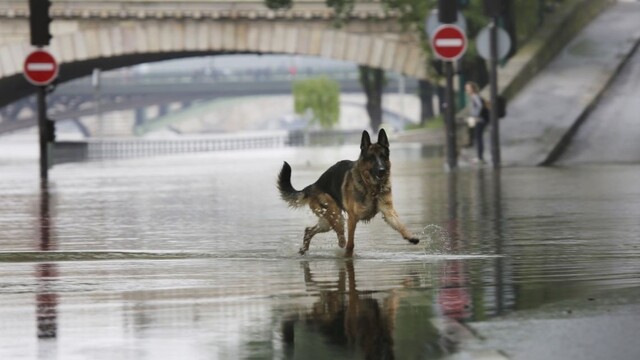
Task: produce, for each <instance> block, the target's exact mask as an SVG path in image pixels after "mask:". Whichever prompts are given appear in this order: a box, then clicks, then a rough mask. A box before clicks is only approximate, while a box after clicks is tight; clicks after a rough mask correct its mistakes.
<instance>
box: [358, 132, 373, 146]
mask: <svg viewBox="0 0 640 360" xmlns="http://www.w3.org/2000/svg"><path fill="white" fill-rule="evenodd" d="M369 146H371V138H370V137H369V133H368V132H367V130H365V131H363V132H362V140H360V150H366V149H368V148H369Z"/></svg>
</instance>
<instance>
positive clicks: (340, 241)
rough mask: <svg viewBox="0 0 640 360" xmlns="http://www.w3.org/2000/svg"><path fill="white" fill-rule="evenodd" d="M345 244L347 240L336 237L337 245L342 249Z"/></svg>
mask: <svg viewBox="0 0 640 360" xmlns="http://www.w3.org/2000/svg"><path fill="white" fill-rule="evenodd" d="M345 245H347V241H346V240H345V239H338V246H340V247H341V248H343V249H344V247H345Z"/></svg>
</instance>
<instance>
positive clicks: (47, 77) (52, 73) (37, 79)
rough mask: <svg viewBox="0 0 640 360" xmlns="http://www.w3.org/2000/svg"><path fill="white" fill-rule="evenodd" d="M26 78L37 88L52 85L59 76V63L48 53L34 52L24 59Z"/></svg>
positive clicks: (39, 50) (43, 51) (42, 51)
mask: <svg viewBox="0 0 640 360" xmlns="http://www.w3.org/2000/svg"><path fill="white" fill-rule="evenodd" d="M23 70H24V77H26V78H27V80H28V81H29V82H30V83H32V84H33V85H36V86H45V85H49V84H51V82H52V81H53V80H55V78H56V77H57V76H58V63H57V62H56V59H55V58H54V57H53V55H51V54H50V53H49V52H48V51H45V50H41V49H38V50H34V51H32V52H31V54H29V55H28V56H27V58H26V59H24V66H23Z"/></svg>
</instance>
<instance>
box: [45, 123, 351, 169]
mask: <svg viewBox="0 0 640 360" xmlns="http://www.w3.org/2000/svg"><path fill="white" fill-rule="evenodd" d="M360 135H361V132H360V131H291V132H280V133H276V134H269V135H252V136H230V137H215V138H196V139H193V138H192V139H106V140H87V141H61V142H56V143H55V145H54V148H53V161H54V164H61V163H67V162H79V161H96V160H108V159H126V158H138V157H149V156H159V155H169V154H182V153H198V152H213V151H233V150H248V149H266V148H280V147H293V146H339V145H345V144H358V143H359V141H360Z"/></svg>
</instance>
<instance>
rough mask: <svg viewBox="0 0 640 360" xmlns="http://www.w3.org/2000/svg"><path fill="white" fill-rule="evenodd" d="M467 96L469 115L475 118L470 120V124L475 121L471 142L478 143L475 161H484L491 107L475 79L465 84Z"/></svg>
mask: <svg viewBox="0 0 640 360" xmlns="http://www.w3.org/2000/svg"><path fill="white" fill-rule="evenodd" d="M464 88H465V91H466V92H467V96H469V116H470V117H471V118H473V121H468V124H470V123H473V124H474V126H473V129H474V131H473V140H471V139H470V141H469V143H474V142H475V145H476V158H475V159H474V162H475V163H483V162H484V140H483V135H484V129H485V127H486V126H487V124H489V109H488V108H487V105H486V101H485V100H484V99H483V98H482V96H480V89H479V88H478V84H476V83H474V82H473V81H468V82H467V83H466V84H465V86H464Z"/></svg>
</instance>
